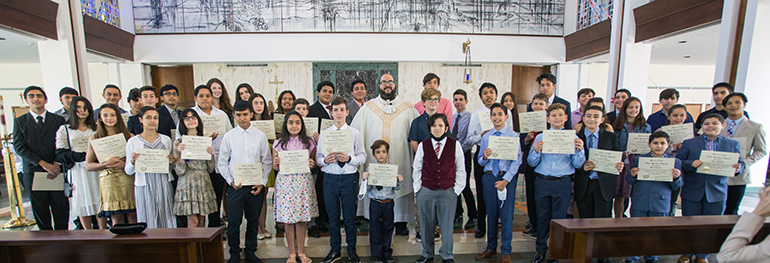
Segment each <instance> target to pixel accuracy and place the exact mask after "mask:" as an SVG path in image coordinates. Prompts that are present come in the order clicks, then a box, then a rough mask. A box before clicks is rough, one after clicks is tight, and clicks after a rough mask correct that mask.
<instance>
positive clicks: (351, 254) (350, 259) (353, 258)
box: [348, 251, 361, 263]
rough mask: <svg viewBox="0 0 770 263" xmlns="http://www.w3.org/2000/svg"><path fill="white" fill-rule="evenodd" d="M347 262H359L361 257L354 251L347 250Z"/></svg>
mask: <svg viewBox="0 0 770 263" xmlns="http://www.w3.org/2000/svg"><path fill="white" fill-rule="evenodd" d="M348 262H350V263H360V262H361V258H359V257H358V254H356V252H355V251H352V252H351V251H348Z"/></svg>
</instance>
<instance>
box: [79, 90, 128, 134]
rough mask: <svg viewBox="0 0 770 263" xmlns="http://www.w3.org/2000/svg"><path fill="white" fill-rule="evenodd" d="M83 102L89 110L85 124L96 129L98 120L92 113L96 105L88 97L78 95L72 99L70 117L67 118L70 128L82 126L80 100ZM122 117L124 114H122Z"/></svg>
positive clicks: (86, 109)
mask: <svg viewBox="0 0 770 263" xmlns="http://www.w3.org/2000/svg"><path fill="white" fill-rule="evenodd" d="M81 101H82V102H83V105H84V107H83V110H84V111H86V112H88V116H86V119H85V124H86V126H88V128H89V129H91V130H94V131H95V130H96V121H95V120H94V116H92V115H91V114H94V107H93V106H91V102H90V101H88V99H86V97H80V96H77V97H75V98H73V99H72V102H70V109H69V112H70V119H69V120H67V125H68V126H69V128H70V129H78V128H79V126H80V123H78V102H81ZM121 119H123V118H122V116H121Z"/></svg>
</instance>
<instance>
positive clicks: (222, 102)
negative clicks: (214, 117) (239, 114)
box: [206, 78, 233, 116]
mask: <svg viewBox="0 0 770 263" xmlns="http://www.w3.org/2000/svg"><path fill="white" fill-rule="evenodd" d="M213 83H217V84H219V86H221V87H222V96H219V108H220V110H222V111H224V112H225V113H226V114H227V116H230V115H232V113H233V104H232V103H230V95H228V94H227V89H226V88H225V83H222V81H221V80H219V79H218V78H211V79H210V80H209V81H208V82H206V86H207V87H209V89H211V84H213ZM211 97H214V92H213V91H212V92H211Z"/></svg>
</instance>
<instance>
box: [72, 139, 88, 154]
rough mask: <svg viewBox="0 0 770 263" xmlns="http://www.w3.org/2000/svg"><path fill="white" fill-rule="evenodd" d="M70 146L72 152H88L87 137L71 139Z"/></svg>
mask: <svg viewBox="0 0 770 263" xmlns="http://www.w3.org/2000/svg"><path fill="white" fill-rule="evenodd" d="M71 145H72V151H73V152H79V153H83V152H86V151H88V136H83V137H80V138H75V139H73V140H72V144H71Z"/></svg>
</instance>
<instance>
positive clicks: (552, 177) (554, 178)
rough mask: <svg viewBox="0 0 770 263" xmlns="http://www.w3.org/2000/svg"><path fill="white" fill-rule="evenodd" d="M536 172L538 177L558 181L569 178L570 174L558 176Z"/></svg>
mask: <svg viewBox="0 0 770 263" xmlns="http://www.w3.org/2000/svg"><path fill="white" fill-rule="evenodd" d="M535 174H537V177H540V178H543V179H546V180H548V181H556V180H561V179H564V178H569V176H566V175H565V176H562V177H556V176H545V175H542V174H539V173H535Z"/></svg>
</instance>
